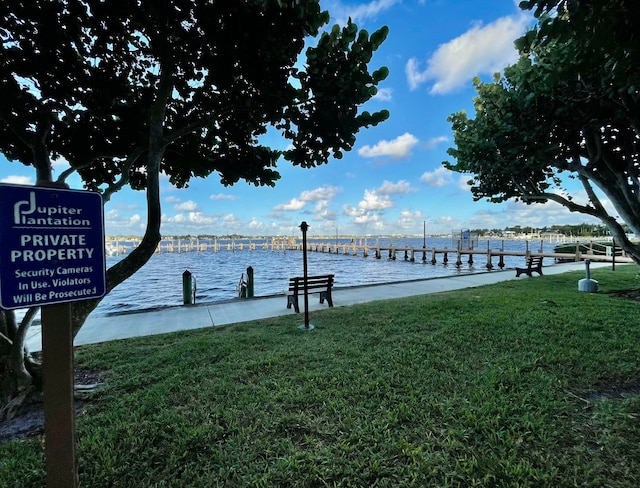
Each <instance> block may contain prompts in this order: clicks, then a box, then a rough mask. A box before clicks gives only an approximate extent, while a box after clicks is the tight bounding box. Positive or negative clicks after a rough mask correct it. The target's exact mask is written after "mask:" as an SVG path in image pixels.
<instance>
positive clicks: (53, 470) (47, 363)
mask: <svg viewBox="0 0 640 488" xmlns="http://www.w3.org/2000/svg"><path fill="white" fill-rule="evenodd" d="M42 366H43V373H44V436H45V458H46V461H45V464H46V470H47V477H46V479H47V488H58V487H59V488H67V487H68V488H74V487H75V486H76V481H77V476H76V466H75V425H76V424H75V420H76V419H75V408H74V403H73V383H74V377H73V331H72V328H71V304H70V303H63V304H56V305H45V306H44V307H42Z"/></svg>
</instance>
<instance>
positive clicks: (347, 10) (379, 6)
mask: <svg viewBox="0 0 640 488" xmlns="http://www.w3.org/2000/svg"><path fill="white" fill-rule="evenodd" d="M396 3H398V0H373V1H371V2H368V3H363V4H358V5H345V4H344V3H343V2H340V1H329V2H327V3H326V4H325V3H323V4H322V6H323V8H326V9H327V10H328V11H329V12H330V13H331V23H338V24H340V25H345V24H346V23H347V19H348V18H351V20H352V21H353V22H354V23H358V22H362V21H365V20H369V19H374V18H375V17H376V16H377V15H378V14H379V13H380V12H382V11H384V10H387V9H389V8H391V7H392V6H393V5H394V4H396Z"/></svg>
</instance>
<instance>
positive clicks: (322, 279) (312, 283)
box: [289, 274, 334, 291]
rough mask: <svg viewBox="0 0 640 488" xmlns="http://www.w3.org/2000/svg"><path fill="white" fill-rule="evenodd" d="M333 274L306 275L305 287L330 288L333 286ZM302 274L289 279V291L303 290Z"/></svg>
mask: <svg viewBox="0 0 640 488" xmlns="http://www.w3.org/2000/svg"><path fill="white" fill-rule="evenodd" d="M333 276H334V275H332V274H331V275H322V276H307V289H308V290H311V289H314V288H324V289H327V288H331V287H332V286H333ZM303 289H304V276H296V277H295V278H290V279H289V291H296V290H303Z"/></svg>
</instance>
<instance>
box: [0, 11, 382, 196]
mask: <svg viewBox="0 0 640 488" xmlns="http://www.w3.org/2000/svg"><path fill="white" fill-rule="evenodd" d="M328 20H329V14H328V12H326V11H321V10H320V5H319V3H318V1H316V0H305V1H302V2H281V1H277V0H267V1H261V2H255V1H234V2H204V3H203V2H192V1H186V0H184V1H183V0H162V1H156V0H153V1H147V0H143V1H139V2H126V4H123V3H122V2H117V1H113V0H111V1H106V2H103V1H93V0H92V1H89V2H80V1H76V0H72V1H66V0H65V1H54V2H50V1H34V2H30V3H29V4H28V5H27V4H24V2H18V1H12V0H9V1H6V2H3V4H2V7H1V8H0V33H1V36H2V40H3V42H2V48H1V49H0V66H2V68H0V79H1V83H2V85H1V86H2V92H3V97H2V102H0V121H1V123H0V151H1V152H2V153H3V154H4V155H5V156H6V157H7V158H8V159H10V160H17V161H20V162H21V163H23V164H25V165H31V166H34V167H36V168H37V169H38V177H39V178H40V179H43V180H46V179H50V178H51V169H50V161H49V159H50V158H58V157H62V158H65V159H66V160H67V161H69V163H70V164H71V165H72V166H73V167H74V168H75V169H76V170H77V171H78V172H79V173H80V175H81V176H82V178H83V180H84V181H85V183H86V185H87V187H88V188H91V189H101V190H103V191H105V192H106V193H107V194H110V193H111V192H113V191H117V190H118V189H119V188H120V187H121V186H122V185H124V184H129V185H131V186H132V187H133V188H136V189H142V188H145V187H146V186H147V185H148V183H149V182H148V174H149V173H150V172H152V171H151V169H150V168H149V166H148V165H149V160H150V159H154V158H158V157H160V158H161V163H160V168H159V169H160V170H162V171H163V172H165V173H166V174H167V175H169V177H170V179H171V182H172V183H173V184H174V185H176V186H179V187H180V186H186V185H187V184H188V182H189V180H190V178H192V177H194V176H195V177H205V176H207V175H210V174H211V173H215V172H217V173H219V175H220V179H221V181H222V183H224V184H227V185H231V184H234V183H236V182H237V181H238V180H240V179H243V180H246V181H247V182H249V183H253V184H256V185H273V184H274V182H275V181H276V180H277V179H278V178H279V174H278V172H277V171H276V170H275V169H274V168H275V166H276V162H277V161H278V159H279V158H280V156H281V155H282V153H281V152H280V151H277V150H274V149H271V148H269V147H267V146H264V145H261V144H260V141H259V138H260V136H262V135H264V134H265V133H266V132H267V130H268V129H269V128H270V127H277V128H280V129H281V130H282V133H283V136H284V137H285V138H286V139H289V140H291V142H292V144H293V146H294V148H295V149H294V150H292V151H288V152H287V153H286V154H285V157H286V158H287V159H288V160H290V161H292V162H293V163H294V164H300V165H303V166H306V167H311V166H315V165H317V164H322V163H326V162H327V161H328V159H329V157H330V156H331V154H332V153H335V154H339V153H340V152H341V151H348V150H350V149H351V148H352V147H353V143H354V141H355V134H356V133H357V132H358V130H359V129H360V128H362V127H367V126H370V125H375V124H377V123H379V122H381V121H383V120H385V119H386V118H387V117H388V113H386V112H377V113H375V114H372V115H364V114H360V115H358V113H357V112H358V108H359V107H360V106H361V105H362V104H364V103H366V102H367V101H368V100H369V99H370V98H371V97H372V96H373V95H375V93H376V88H375V87H376V85H377V84H378V83H379V82H380V81H382V80H384V78H385V77H386V73H387V71H386V69H384V68H383V69H378V70H377V71H375V73H374V74H373V75H371V74H370V73H369V72H368V63H369V62H370V61H371V57H372V55H373V52H374V51H375V50H376V49H377V48H378V47H379V46H380V44H381V43H382V42H383V41H384V39H385V38H386V35H387V32H388V29H387V28H386V27H384V28H382V29H380V30H379V31H377V32H375V33H373V34H372V35H371V36H369V35H368V33H367V32H366V31H359V30H358V28H357V26H356V25H355V24H353V23H351V22H349V23H348V25H347V26H345V27H344V28H343V29H341V28H340V27H339V26H334V28H333V29H332V30H331V32H330V33H325V34H323V35H322V36H321V37H320V40H319V41H318V46H317V47H312V48H310V49H309V50H308V52H307V64H306V70H305V69H303V70H299V69H298V68H297V67H296V66H297V63H298V61H299V57H300V55H301V52H302V49H303V48H304V45H305V38H307V37H308V36H316V35H317V34H318V33H319V31H320V29H321V27H322V26H323V25H324V24H326V23H327V22H328ZM302 60H303V61H304V58H303V59H302ZM299 85H302V86H299Z"/></svg>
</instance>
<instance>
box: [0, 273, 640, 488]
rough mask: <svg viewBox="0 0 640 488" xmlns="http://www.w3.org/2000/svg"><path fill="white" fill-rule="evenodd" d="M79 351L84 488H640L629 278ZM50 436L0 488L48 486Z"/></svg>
mask: <svg viewBox="0 0 640 488" xmlns="http://www.w3.org/2000/svg"><path fill="white" fill-rule="evenodd" d="M583 277H584V273H567V274H562V275H555V276H542V277H535V278H520V279H519V280H518V281H511V282H505V283H500V284H497V285H490V286H484V287H479V288H473V289H467V290H461V291H455V292H448V293H440V294H434V295H426V296H421V297H414V298H406V299H397V300H387V301H378V302H373V303H367V304H363V305H354V306H350V307H337V308H333V309H327V310H323V311H321V312H316V313H314V314H312V323H313V324H314V325H315V327H316V328H315V329H314V330H312V331H301V330H299V329H298V328H297V326H298V325H299V324H300V323H301V322H300V316H287V317H281V318H275V319H269V320H261V321H256V322H248V323H244V324H238V325H234V326H229V327H221V328H211V329H203V330H198V331H191V332H181V333H175V334H169V335H163V336H155V337H147V338H140V339H134V340H127V341H118V342H112V343H107V344H103V345H95V346H85V347H81V348H78V349H77V351H76V363H77V364H78V365H79V366H82V367H90V368H97V369H102V370H107V372H108V375H107V386H106V387H105V388H104V389H102V390H100V391H99V392H98V393H96V394H94V396H93V398H92V401H91V403H90V404H89V405H88V406H87V407H86V408H85V410H84V411H83V413H82V415H81V416H80V417H79V419H78V422H77V434H78V442H77V456H78V461H77V465H78V471H79V473H80V475H79V476H80V486H81V487H152V486H153V487H213V486H225V487H226V486H228V487H245V486H246V487H249V486H255V487H287V486H291V487H293V486H300V487H322V486H340V487H356V486H357V487H373V486H376V487H378V486H380V487H399V486H403V487H404V486H416V487H424V486H434V487H454V486H455V487H458V486H460V487H469V486H486V487H496V486H509V487H511V486H513V487H516V486H517V487H526V486H532V487H544V486H548V487H565V486H566V487H569V486H593V487H596V486H597V487H600V486H607V487H637V486H640V394H639V393H640V317H639V316H640V302H636V301H632V300H627V299H622V298H615V297H612V296H609V295H607V294H606V293H605V292H606V291H610V290H616V289H625V288H630V287H638V286H639V285H640V280H639V279H638V268H637V267H636V266H618V268H617V270H616V271H615V272H611V271H610V270H608V269H596V270H592V278H594V279H596V280H598V281H599V282H600V289H601V291H600V292H599V293H597V294H588V293H579V292H578V291H577V281H578V280H579V279H581V278H583ZM43 457H44V449H43V440H42V438H36V439H28V440H22V441H12V442H9V443H6V444H3V445H0V486H3V487H4V486H7V487H18V486H27V487H42V486H44V459H43Z"/></svg>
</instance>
